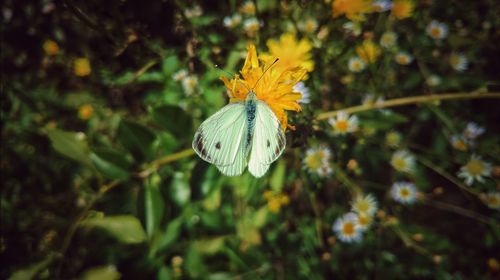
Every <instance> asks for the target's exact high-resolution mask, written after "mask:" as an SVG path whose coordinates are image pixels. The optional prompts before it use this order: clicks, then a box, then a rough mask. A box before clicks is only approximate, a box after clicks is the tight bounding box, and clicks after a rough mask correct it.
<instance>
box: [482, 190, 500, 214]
mask: <svg viewBox="0 0 500 280" xmlns="http://www.w3.org/2000/svg"><path fill="white" fill-rule="evenodd" d="M484 202H485V203H486V205H487V206H488V207H490V208H492V209H497V210H500V192H490V193H487V194H486V195H485V197H484Z"/></svg>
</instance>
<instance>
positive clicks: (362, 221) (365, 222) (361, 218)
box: [359, 215, 371, 226]
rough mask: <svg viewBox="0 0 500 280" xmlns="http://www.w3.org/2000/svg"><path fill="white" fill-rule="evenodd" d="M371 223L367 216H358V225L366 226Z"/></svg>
mask: <svg viewBox="0 0 500 280" xmlns="http://www.w3.org/2000/svg"><path fill="white" fill-rule="evenodd" d="M370 223H371V218H370V216H368V215H360V216H359V224H360V225H364V226H367V225H369V224H370Z"/></svg>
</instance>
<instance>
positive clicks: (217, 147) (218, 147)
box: [215, 141, 220, 150]
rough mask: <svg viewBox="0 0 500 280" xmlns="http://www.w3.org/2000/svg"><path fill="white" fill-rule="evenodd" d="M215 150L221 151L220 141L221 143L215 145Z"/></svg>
mask: <svg viewBox="0 0 500 280" xmlns="http://www.w3.org/2000/svg"><path fill="white" fill-rule="evenodd" d="M215 148H216V149H217V150H220V141H219V142H217V143H216V144H215Z"/></svg>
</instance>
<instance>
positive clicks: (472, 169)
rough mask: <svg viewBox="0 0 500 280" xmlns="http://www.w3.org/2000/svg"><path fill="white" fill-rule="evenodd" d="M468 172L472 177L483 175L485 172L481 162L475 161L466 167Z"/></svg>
mask: <svg viewBox="0 0 500 280" xmlns="http://www.w3.org/2000/svg"><path fill="white" fill-rule="evenodd" d="M465 169H467V172H469V174H470V175H472V176H477V175H481V174H482V173H483V172H484V165H483V163H482V162H481V161H479V160H476V159H473V160H471V161H469V162H468V163H467V165H466V166H465Z"/></svg>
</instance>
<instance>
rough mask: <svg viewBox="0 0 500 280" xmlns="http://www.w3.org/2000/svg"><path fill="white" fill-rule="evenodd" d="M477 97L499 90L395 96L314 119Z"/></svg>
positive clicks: (490, 95) (493, 94) (497, 94)
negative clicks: (342, 113) (340, 113)
mask: <svg viewBox="0 0 500 280" xmlns="http://www.w3.org/2000/svg"><path fill="white" fill-rule="evenodd" d="M479 98H500V92H490V93H480V92H466V93H464V92H462V93H442V94H431V95H420V96H410V97H403V98H396V99H390V100H386V101H384V102H380V103H375V104H366V105H359V106H354V107H349V108H345V109H341V110H335V111H330V112H325V113H321V114H319V115H317V116H316V119H317V120H325V119H328V118H330V117H334V116H336V115H337V114H338V113H339V112H341V111H343V112H346V113H349V114H351V113H358V112H363V111H370V110H375V109H383V108H389V107H397V106H404V105H411V104H419V103H427V102H431V101H440V100H459V99H479Z"/></svg>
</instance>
